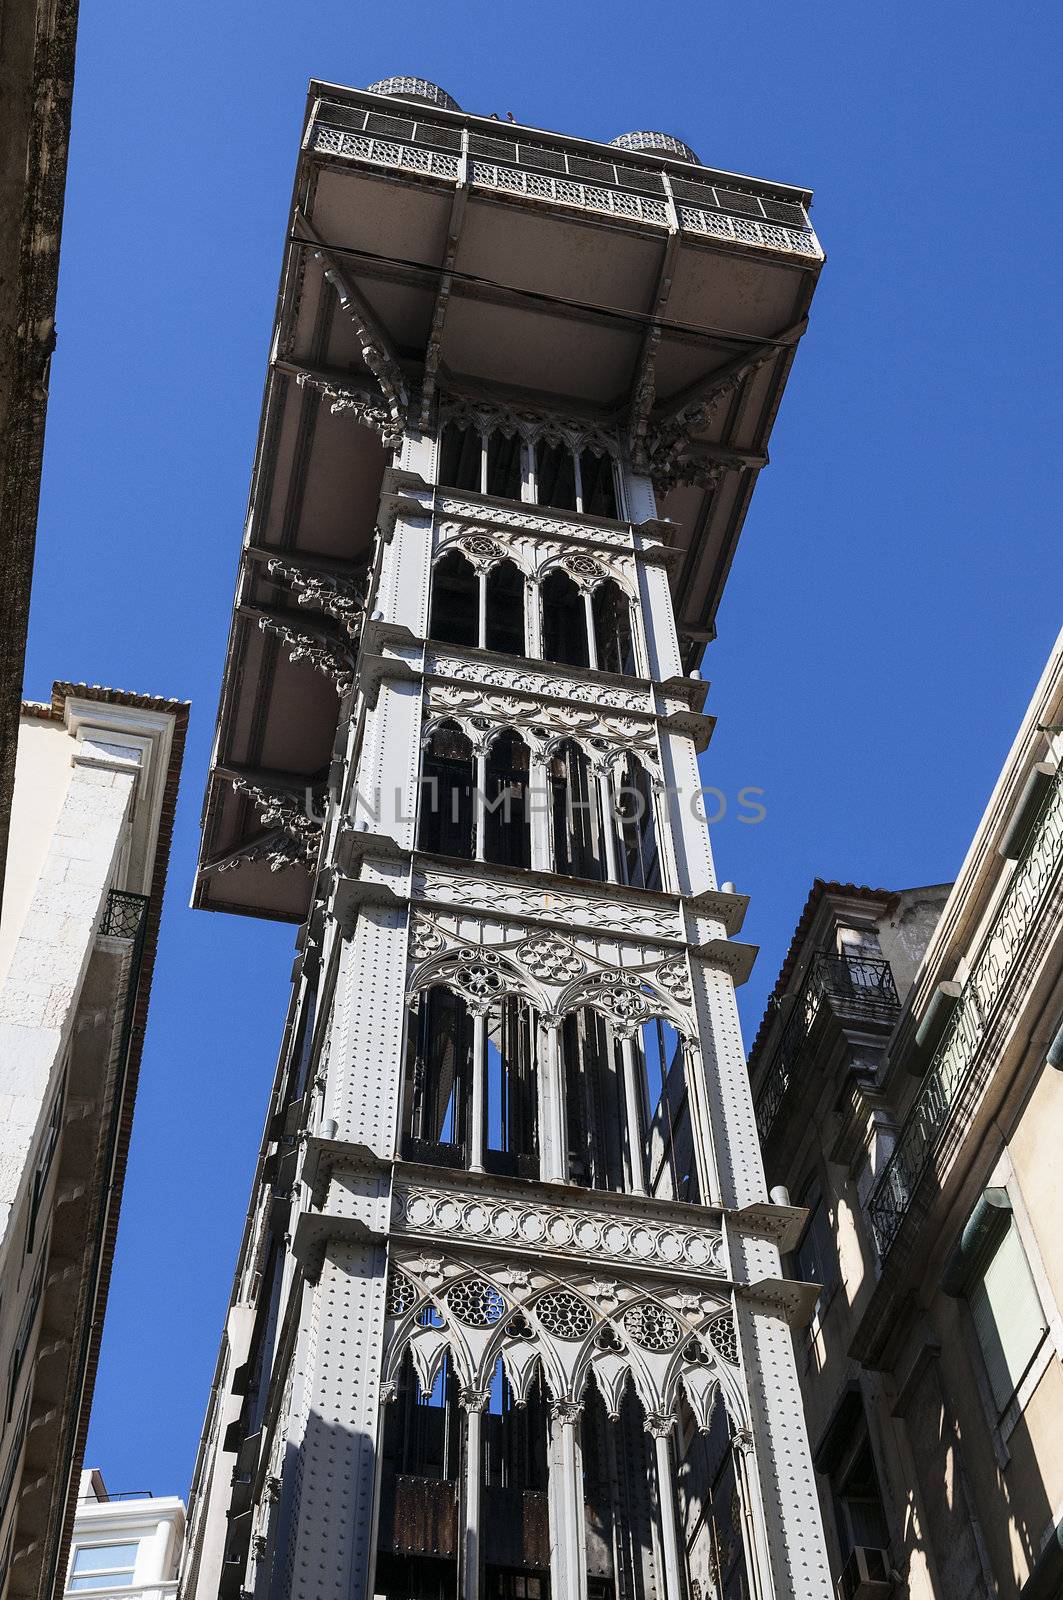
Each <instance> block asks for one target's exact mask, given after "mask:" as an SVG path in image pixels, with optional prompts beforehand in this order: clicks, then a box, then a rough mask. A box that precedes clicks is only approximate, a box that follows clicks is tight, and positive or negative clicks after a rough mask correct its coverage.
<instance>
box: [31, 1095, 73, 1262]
mask: <svg viewBox="0 0 1063 1600" xmlns="http://www.w3.org/2000/svg"><path fill="white" fill-rule="evenodd" d="M64 1087H65V1085H63V1084H61V1085H60V1087H59V1089H58V1091H57V1093H56V1096H55V1099H54V1100H53V1101H52V1109H51V1112H50V1113H49V1116H48V1126H47V1128H45V1130H44V1137H43V1139H42V1140H41V1149H40V1154H39V1155H38V1157H37V1165H36V1167H35V1169H34V1173H33V1187H32V1189H31V1191H30V1209H29V1221H28V1223H27V1225H26V1254H27V1255H28V1256H30V1255H32V1254H33V1246H34V1244H35V1242H36V1236H37V1222H38V1219H39V1217H40V1210H41V1200H42V1199H43V1197H44V1191H45V1188H46V1186H47V1183H48V1174H49V1172H50V1171H51V1169H52V1158H53V1156H54V1155H55V1148H56V1145H57V1144H58V1143H59V1135H60V1132H61V1131H62V1127H63V1089H64Z"/></svg>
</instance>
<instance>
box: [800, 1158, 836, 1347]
mask: <svg viewBox="0 0 1063 1600" xmlns="http://www.w3.org/2000/svg"><path fill="white" fill-rule="evenodd" d="M801 1204H802V1205H803V1206H806V1207H807V1208H808V1221H807V1222H806V1223H805V1231H804V1232H803V1233H802V1235H801V1239H800V1242H799V1244H798V1246H797V1249H796V1250H795V1251H794V1277H795V1278H799V1279H800V1280H801V1282H802V1283H818V1284H819V1286H820V1295H819V1299H818V1300H817V1301H816V1310H815V1315H816V1316H821V1315H822V1314H823V1312H824V1311H825V1310H826V1309H827V1302H828V1300H829V1299H830V1294H831V1290H832V1289H833V1288H834V1285H835V1284H836V1283H837V1281H838V1256H837V1252H836V1250H835V1248H834V1239H833V1236H832V1234H831V1226H830V1217H829V1216H828V1214H827V1206H826V1202H825V1200H824V1198H823V1189H822V1187H821V1185H820V1183H819V1180H818V1178H814V1179H813V1180H812V1182H811V1183H810V1184H809V1185H808V1187H807V1188H806V1189H805V1194H804V1199H803V1200H802V1201H801Z"/></svg>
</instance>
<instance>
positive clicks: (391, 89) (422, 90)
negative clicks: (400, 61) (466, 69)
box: [366, 78, 461, 111]
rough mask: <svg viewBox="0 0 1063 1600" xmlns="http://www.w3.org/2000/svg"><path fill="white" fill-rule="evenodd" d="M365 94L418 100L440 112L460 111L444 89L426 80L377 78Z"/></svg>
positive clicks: (456, 103)
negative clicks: (437, 108) (435, 107)
mask: <svg viewBox="0 0 1063 1600" xmlns="http://www.w3.org/2000/svg"><path fill="white" fill-rule="evenodd" d="M366 92H367V93H368V94H390V95H394V96H395V98H396V99H397V100H420V101H422V102H423V103H424V104H425V105H426V106H438V107H439V108H440V110H441V111H460V110H461V107H460V106H459V104H458V102H457V101H456V100H454V99H452V97H451V96H450V95H449V94H448V93H447V91H446V90H445V89H441V88H440V87H439V85H438V83H429V81H428V79H427V78H379V79H378V80H377V82H376V83H371V84H370V85H369V87H368V90H367V91H366Z"/></svg>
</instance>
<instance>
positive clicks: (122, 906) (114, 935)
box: [100, 889, 149, 1061]
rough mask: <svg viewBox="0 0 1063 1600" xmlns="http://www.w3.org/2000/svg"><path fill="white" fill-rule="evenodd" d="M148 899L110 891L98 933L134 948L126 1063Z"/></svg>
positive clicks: (124, 1038) (124, 1032) (127, 1005)
mask: <svg viewBox="0 0 1063 1600" xmlns="http://www.w3.org/2000/svg"><path fill="white" fill-rule="evenodd" d="M148 903H149V902H148V896H147V895H146V894H132V893H130V891H129V890H128V889H112V890H111V891H110V892H109V894H108V896H107V905H106V908H105V910H104V913H103V920H102V922H101V923H100V933H101V934H102V935H105V936H106V937H108V938H111V939H128V940H129V941H130V943H131V944H132V946H133V949H132V952H131V960H130V963H129V983H128V986H127V988H126V997H125V1014H124V1016H123V1018H122V1039H121V1045H120V1059H121V1060H122V1061H124V1060H125V1058H126V1055H127V1053H128V1051H129V1042H130V1039H131V1038H132V1034H133V1014H134V1012H135V1010H136V1001H137V990H138V988H139V985H140V964H141V961H142V960H143V956H144V935H145V933H146V932H147V926H148Z"/></svg>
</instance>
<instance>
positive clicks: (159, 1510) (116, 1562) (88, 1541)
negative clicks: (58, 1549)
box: [64, 1467, 185, 1600]
mask: <svg viewBox="0 0 1063 1600" xmlns="http://www.w3.org/2000/svg"><path fill="white" fill-rule="evenodd" d="M184 1537H185V1507H184V1501H183V1500H181V1499H180V1498H179V1497H178V1496H177V1495H162V1496H159V1497H156V1496H154V1495H150V1494H119V1495H111V1494H109V1493H108V1492H107V1488H106V1486H105V1484H104V1481H103V1477H102V1475H101V1474H100V1472H99V1471H98V1470H97V1469H96V1468H95V1467H91V1468H89V1469H87V1470H86V1471H84V1472H82V1473H81V1479H80V1486H79V1490H78V1497H77V1509H76V1511H75V1512H74V1524H73V1531H72V1533H71V1538H70V1561H69V1564H68V1567H67V1573H66V1587H65V1591H64V1592H65V1596H66V1600H73V1596H75V1595H77V1596H79V1597H82V1600H172V1597H173V1596H174V1595H176V1593H177V1572H178V1568H179V1566H180V1562H181V1550H182V1547H183V1545H184Z"/></svg>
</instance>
